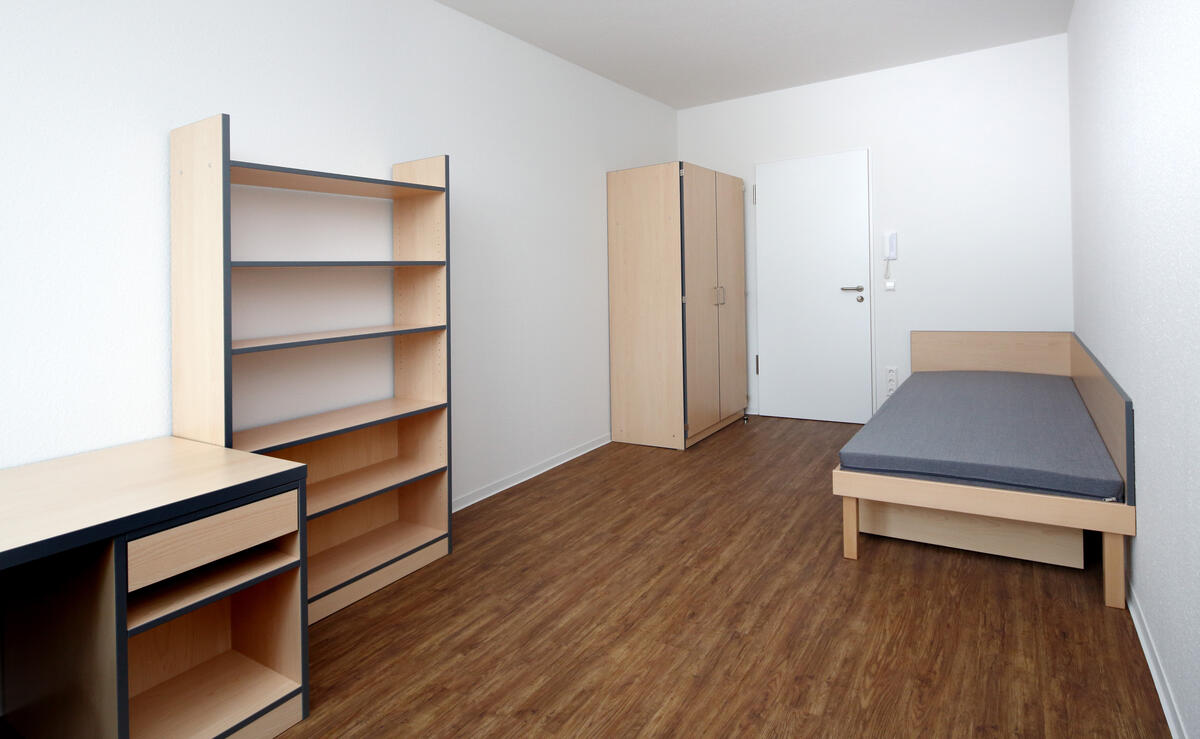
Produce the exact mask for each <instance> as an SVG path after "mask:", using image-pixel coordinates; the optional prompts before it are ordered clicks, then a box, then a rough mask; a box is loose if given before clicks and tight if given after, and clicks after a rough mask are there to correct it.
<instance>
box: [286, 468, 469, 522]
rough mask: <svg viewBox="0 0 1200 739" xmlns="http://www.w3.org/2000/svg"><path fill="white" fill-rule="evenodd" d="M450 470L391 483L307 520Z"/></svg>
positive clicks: (432, 472)
mask: <svg viewBox="0 0 1200 739" xmlns="http://www.w3.org/2000/svg"><path fill="white" fill-rule="evenodd" d="M448 469H450V467H449V466H448V465H442V466H441V467H438V468H437V469H432V470H429V471H428V472H422V473H421V474H419V475H414V476H413V477H408V478H405V479H403V480H397V481H396V482H393V483H390V484H389V485H388V486H387V487H383V488H380V489H379V490H372V491H371V492H369V493H363V494H362V495H359V496H357V497H355V498H352V499H350V500H347V501H344V502H342V503H338V504H337V505H335V506H330V507H329V508H324V509H322V510H319V511H317V512H316V513H310V514H308V516H307V518H308V520H309V521H311V520H313V519H314V518H320V517H321V516H325V515H328V514H330V513H333V512H334V511H340V510H342V509H343V508H345V507H347V506H352V505H354V504H355V503H361V502H363V501H364V500H367V499H369V498H374V497H375V496H377V495H383V494H384V493H390V492H391V491H393V490H399V489H400V488H402V487H404V486H406V485H411V484H413V483H414V482H420V481H421V480H424V479H425V478H427V477H433V476H434V475H439V474H441V473H443V472H445V471H446V470H448Z"/></svg>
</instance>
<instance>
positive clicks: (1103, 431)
mask: <svg viewBox="0 0 1200 739" xmlns="http://www.w3.org/2000/svg"><path fill="white" fill-rule="evenodd" d="M1071 379H1073V380H1074V381H1075V388H1076V389H1077V390H1078V391H1079V396H1080V397H1081V398H1083V403H1084V405H1086V406H1087V409H1088V413H1089V414H1091V416H1092V421H1093V422H1094V423H1095V424H1096V430H1097V431H1099V432H1100V438H1101V439H1103V440H1104V446H1105V447H1106V448H1107V449H1108V454H1109V456H1111V457H1112V459H1113V463H1114V464H1116V466H1117V472H1120V473H1121V479H1122V480H1124V481H1125V488H1126V494H1127V497H1128V493H1129V488H1130V480H1129V477H1130V476H1129V468H1130V466H1131V461H1132V460H1130V459H1129V446H1128V444H1129V437H1130V435H1132V433H1133V428H1132V427H1133V405H1132V403H1131V402H1130V401H1128V400H1127V399H1126V398H1125V396H1124V395H1123V394H1122V393H1121V391H1120V389H1119V388H1118V387H1117V386H1116V385H1114V384H1113V382H1112V380H1110V379H1109V378H1108V376H1107V375H1106V374H1105V373H1104V370H1103V369H1101V368H1100V366H1099V365H1098V364H1096V361H1095V360H1094V359H1092V357H1091V355H1090V354H1088V351H1087V349H1085V348H1084V347H1083V344H1082V343H1080V341H1079V339H1078V338H1077V337H1075V336H1072V337H1071Z"/></svg>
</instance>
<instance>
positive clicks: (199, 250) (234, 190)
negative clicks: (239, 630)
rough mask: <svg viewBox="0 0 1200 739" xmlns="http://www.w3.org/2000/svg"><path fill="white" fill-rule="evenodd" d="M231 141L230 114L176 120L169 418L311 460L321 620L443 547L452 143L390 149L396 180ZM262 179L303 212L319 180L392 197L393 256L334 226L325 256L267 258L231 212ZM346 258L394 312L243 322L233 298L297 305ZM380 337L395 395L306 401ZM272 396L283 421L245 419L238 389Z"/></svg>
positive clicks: (246, 399)
mask: <svg viewBox="0 0 1200 739" xmlns="http://www.w3.org/2000/svg"><path fill="white" fill-rule="evenodd" d="M229 151H230V146H229V117H228V116H227V115H219V116H214V117H212V118H208V119H206V120H203V121H199V122H197V123H193V124H191V125H188V126H184V127H182V128H178V129H176V130H174V131H172V132H171V331H172V349H171V353H172V409H173V424H174V428H173V433H174V434H175V435H176V436H180V437H183V438H187V439H195V440H197V441H203V442H208V443H212V444H221V445H224V446H227V447H233V448H235V449H242V450H246V451H251V452H259V453H262V454H269V455H272V456H276V457H281V458H284V459H290V460H294V461H297V462H303V463H305V464H306V465H308V495H307V534H308V594H309V608H308V614H309V621H310V622H311V621H317V620H319V619H321V618H324V617H325V616H327V615H329V614H330V613H332V612H334V611H336V610H338V609H340V608H342V607H344V606H346V605H349V604H350V603H352V602H354V601H356V600H358V599H359V598H362V597H364V596H366V595H368V594H370V593H372V592H374V591H376V590H378V589H379V588H382V587H384V586H385V585H388V584H389V583H391V582H393V581H395V580H398V579H399V578H401V577H404V576H405V575H407V574H409V573H410V572H412V571H414V570H416V569H418V568H420V567H422V566H424V565H426V564H428V563H429V562H431V561H433V560H435V559H437V558H439V557H441V556H444V555H446V554H448V553H449V551H450V444H449V432H450V410H449V405H450V402H449V401H450V388H449V366H450V315H449V314H450V306H449V289H448V288H449V272H450V261H449V235H448V223H449V215H450V213H449V207H450V206H449V158H448V157H446V156H437V157H432V158H429V159H422V160H419V161H415V162H408V163H404V164H397V165H395V166H394V167H393V168H392V177H393V179H391V180H378V179H369V178H364V177H352V176H347V175H338V174H328V173H324V172H313V171H307V170H298V169H290V168H285V167H276V166H270V165H264V164H253V163H250V162H240V161H231V160H230V155H229ZM262 188H270V192H269V193H267V194H269V195H270V197H272V198H276V199H280V198H282V199H284V200H285V201H286V199H287V198H295V203H294V207H295V208H297V209H299V210H300V211H303V210H304V209H306V208H308V207H309V206H310V205H313V204H314V201H313V200H312V198H314V197H322V196H324V197H327V198H328V197H329V196H333V197H334V199H337V198H342V199H347V198H348V199H349V201H346V200H338V201H337V202H338V203H347V204H348V207H351V210H352V211H353V207H357V206H356V205H355V203H361V204H365V205H367V206H370V207H375V206H372V205H371V204H370V203H363V199H373V200H372V202H374V203H375V205H381V206H382V207H384V208H387V207H389V201H390V209H391V233H392V245H391V249H390V253H389V252H388V251H386V242H385V243H381V244H380V245H379V252H378V253H377V254H376V255H375V256H377V257H390V259H389V258H373V259H368V258H363V256H362V255H361V254H358V255H348V254H346V253H345V252H344V251H343V250H342V248H341V247H342V244H341V243H340V242H339V240H338V239H337V238H336V237H335V238H331V239H330V241H329V243H328V244H327V251H326V252H325V253H322V254H318V255H314V254H312V253H311V249H310V250H309V251H308V252H306V253H304V254H293V253H290V252H289V251H287V248H286V246H285V247H284V248H283V250H280V249H279V247H278V246H276V247H274V248H275V249H276V253H274V254H272V255H271V256H272V258H270V259H263V258H261V257H262V254H261V253H258V254H256V253H255V252H256V251H257V252H261V251H262V250H261V249H258V250H256V249H255V248H254V246H253V245H252V244H242V243H234V242H235V239H234V237H233V234H234V233H235V232H236V229H234V228H232V225H231V221H232V220H233V218H234V217H235V216H237V215H238V214H239V213H245V212H246V211H245V210H244V207H243V204H244V203H246V202H249V203H251V206H250V207H252V205H253V201H254V199H255V198H256V197H260V196H261V195H262V194H263V192H264V191H263V190H262ZM314 194H323V195H314ZM239 198H245V199H246V200H245V201H239ZM351 201H353V202H351ZM385 217H386V216H385ZM332 232H334V233H335V236H336V228H334V229H332ZM284 241H285V242H286V239H285V240H284ZM310 241H311V239H310ZM322 248H325V246H324V245H323V246H322ZM314 256H316V257H318V258H313V257H314ZM351 256H353V258H349V257H351ZM351 273H353V274H359V275H363V274H365V275H367V277H366V279H369V280H374V281H375V282H374V284H377V285H383V286H384V293H385V294H383V295H380V296H379V297H380V299H381V300H382V301H384V302H385V303H386V302H387V301H388V300H390V303H391V316H392V322H391V323H390V324H386V325H370V326H354V325H351V326H340V327H336V328H332V329H329V328H328V326H326V327H325V328H326V330H320V331H307V332H303V333H295V332H291V333H285V334H284V335H260V334H261V332H262V329H261V326H262V325H264V324H263V323H262V322H255V321H249V323H253V324H254V325H255V328H252V329H250V330H245V329H241V328H239V326H238V325H237V319H236V314H238V312H239V311H240V312H241V314H243V315H245V314H247V313H254V312H255V311H266V312H269V311H272V310H274V311H276V312H277V313H279V312H282V313H288V312H289V311H290V308H289V307H286V306H284V307H281V306H280V305H279V300H278V299H279V298H280V297H283V298H286V299H287V300H288V301H290V302H288V304H287V305H288V306H291V305H296V304H297V303H295V301H296V300H297V298H299V299H300V300H301V301H304V300H305V299H307V297H308V296H307V295H305V294H304V290H303V289H300V290H297V286H301V288H303V286H305V285H307V286H309V287H310V288H312V289H314V290H323V289H325V288H327V287H328V286H329V285H335V284H336V283H338V280H339V278H341V277H344V276H346V275H348V274H351ZM389 273H390V275H391V278H390V290H389V289H387V287H388V283H387V282H386V280H387V277H386V276H387V275H388V274H389ZM381 280H382V282H381ZM243 288H244V289H245V291H246V292H239V291H241V290H243ZM297 292H300V293H301V294H300V295H299V296H297ZM359 292H361V291H359ZM272 296H274V297H272ZM346 297H347V299H351V298H354V299H361V297H362V296H361V295H357V296H352V295H350V294H347V296H346ZM335 298H336V296H335ZM324 299H326V300H328V296H327V295H326V296H325V298H324ZM301 304H303V303H301ZM383 310H387V308H386V307H384V308H383ZM290 312H291V313H292V314H293V315H291V321H292V323H294V322H295V313H296V311H290ZM328 313H330V314H332V312H328ZM322 318H324V319H326V320H327V321H328V320H329V316H328V315H322ZM244 322H245V321H244ZM268 323H269V321H268ZM239 332H240V333H244V334H251V335H238V333H239ZM372 341H374V342H387V343H389V344H390V348H384V349H383V353H382V355H380V353H379V352H378V351H376V353H375V355H373V356H375V357H376V358H378V357H379V356H382V358H383V361H388V362H390V368H384V370H383V371H384V372H390V373H391V376H392V378H393V383H392V393H391V397H383V398H379V399H376V400H373V401H371V402H366V403H361V404H350V405H348V406H346V405H339V406H337V407H334V408H332V409H326V410H324V411H323V412H318V413H297V408H298V407H299V408H303V407H304V406H309V407H311V405H312V400H313V398H314V397H317V396H320V395H321V393H322V392H324V391H327V390H329V389H330V388H331V387H332V386H335V385H336V384H338V383H342V384H343V385H345V384H353V383H355V382H356V379H355V378H356V377H358V376H359V375H358V374H356V372H355V364H354V363H355V362H359V361H361V360H362V356H363V350H355V349H354V347H356V346H357V347H362V346H364V345H366V344H367V342H372ZM380 348H381V347H379V346H377V345H374V348H373V350H376V349H380ZM385 379H386V378H385ZM247 388H250V389H249V390H247ZM353 389H354V388H350V390H353ZM267 396H271V397H273V398H274V402H275V403H276V406H277V407H275V408H274V409H273V416H272V417H273V418H274V419H276V420H275V421H274V422H271V423H266V424H256V423H250V424H246V423H242V422H239V415H244V414H240V413H239V411H240V410H241V409H240V408H239V407H235V398H239V399H240V401H239V402H240V403H242V404H243V405H250V404H251V401H253V402H254V403H255V404H258V405H261V403H258V400H259V399H260V398H262V397H267ZM258 415H259V416H261V415H262V413H261V408H259V409H258ZM243 426H244V427H243Z"/></svg>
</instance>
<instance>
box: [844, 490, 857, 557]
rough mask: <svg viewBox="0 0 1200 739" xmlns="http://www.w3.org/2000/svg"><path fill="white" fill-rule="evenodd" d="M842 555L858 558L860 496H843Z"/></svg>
mask: <svg viewBox="0 0 1200 739" xmlns="http://www.w3.org/2000/svg"><path fill="white" fill-rule="evenodd" d="M842 556H843V557H845V558H846V559H858V498H842Z"/></svg>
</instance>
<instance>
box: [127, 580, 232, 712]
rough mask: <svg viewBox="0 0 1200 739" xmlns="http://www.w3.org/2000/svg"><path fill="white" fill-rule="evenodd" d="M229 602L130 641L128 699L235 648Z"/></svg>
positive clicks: (219, 602)
mask: <svg viewBox="0 0 1200 739" xmlns="http://www.w3.org/2000/svg"><path fill="white" fill-rule="evenodd" d="M229 605H230V601H229V599H228V598H222V599H221V600H218V601H216V602H215V603H209V604H208V605H206V606H202V607H200V608H197V609H196V610H194V611H189V612H187V613H185V614H183V615H182V616H180V617H178V618H174V619H171V620H170V621H167V622H166V623H163V624H161V625H159V626H155V627H154V628H152V629H147V630H146V631H143V632H141V633H140V634H135V635H134V636H131V637H130V638H129V656H128V660H129V696H130V697H131V698H136V697H137V696H138V695H139V694H141V693H143V692H145V691H147V690H149V689H151V688H153V687H154V686H156V685H160V684H162V683H165V682H167V681H169V680H171V679H172V678H175V677H178V676H179V675H182V674H183V673H185V672H187V671H188V670H191V669H192V668H194V667H197V666H199V665H201V664H203V663H205V662H207V661H208V660H210V659H213V658H214V657H217V656H219V655H221V654H224V653H225V652H228V651H229V649H230V648H231V646H232V641H231V639H232V631H231V629H230V622H229Z"/></svg>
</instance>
